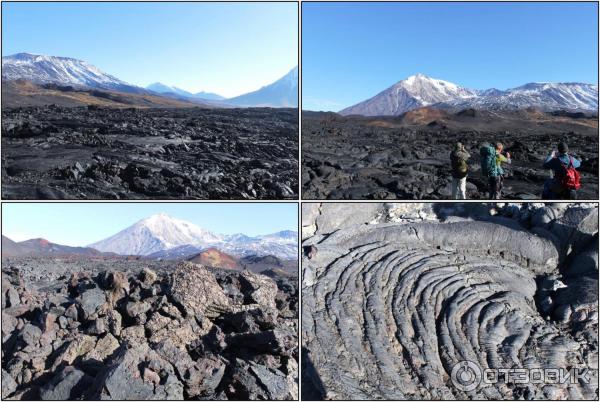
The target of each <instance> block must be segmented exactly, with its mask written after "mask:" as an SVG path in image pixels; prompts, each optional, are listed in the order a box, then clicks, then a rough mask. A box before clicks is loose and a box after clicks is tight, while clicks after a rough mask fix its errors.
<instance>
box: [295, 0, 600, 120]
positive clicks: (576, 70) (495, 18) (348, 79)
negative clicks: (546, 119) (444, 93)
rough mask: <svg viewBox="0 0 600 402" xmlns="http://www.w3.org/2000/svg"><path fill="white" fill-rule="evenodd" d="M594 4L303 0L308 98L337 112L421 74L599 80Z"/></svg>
mask: <svg viewBox="0 0 600 402" xmlns="http://www.w3.org/2000/svg"><path fill="white" fill-rule="evenodd" d="M597 13H598V9H597V4H596V3H591V2H590V3H570V4H567V3H452V4H451V3H421V4H419V3H303V5H302V103H303V104H302V106H303V108H304V109H307V110H333V111H338V110H340V109H342V108H344V107H347V106H350V105H353V104H355V103H358V102H360V101H363V100H365V99H368V98H370V97H372V96H374V95H376V94H377V93H379V92H381V91H383V90H384V89H386V88H388V87H390V86H391V85H393V84H395V83H396V82H398V81H400V80H402V79H404V78H406V77H408V76H411V75H414V74H416V73H419V72H420V73H423V74H426V75H428V76H430V77H434V78H439V79H443V80H446V81H451V82H454V83H456V84H458V85H461V86H464V87H468V88H474V89H486V88H490V87H495V88H498V89H507V88H512V87H516V86H520V85H523V84H525V83H528V82H574V81H575V82H586V83H597V79H598V21H597V18H598V14H597Z"/></svg>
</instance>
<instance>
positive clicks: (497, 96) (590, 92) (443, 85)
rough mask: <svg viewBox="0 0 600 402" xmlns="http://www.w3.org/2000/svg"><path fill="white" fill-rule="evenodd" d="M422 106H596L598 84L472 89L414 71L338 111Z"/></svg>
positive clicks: (369, 112) (371, 112) (393, 111)
mask: <svg viewBox="0 0 600 402" xmlns="http://www.w3.org/2000/svg"><path fill="white" fill-rule="evenodd" d="M423 106H431V107H434V108H447V107H458V108H476V109H519V108H526V107H535V108H538V109H541V110H545V111H552V110H559V109H567V110H590V111H597V110H598V85H591V84H583V83H529V84H525V85H523V86H520V87H517V88H512V89H507V90H504V91H503V90H499V89H495V88H492V89H485V90H473V89H468V88H464V87H461V86H458V85H456V84H453V83H451V82H448V81H443V80H438V79H435V78H430V77H427V76H425V75H423V74H417V75H413V76H411V77H408V78H407V79H405V80H402V81H400V82H398V83H397V84H395V85H393V86H391V87H390V88H388V89H386V90H384V91H383V92H381V93H379V94H377V95H375V96H374V97H372V98H370V99H367V100H366V101H363V102H361V103H358V104H356V105H354V106H350V107H348V108H346V109H343V110H341V111H340V114H342V115H351V114H358V115H363V116H398V115H401V114H403V113H405V112H408V111H410V110H414V109H418V108H420V107H423Z"/></svg>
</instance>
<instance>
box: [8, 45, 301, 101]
mask: <svg viewBox="0 0 600 402" xmlns="http://www.w3.org/2000/svg"><path fill="white" fill-rule="evenodd" d="M294 77H295V81H294ZM2 80H3V81H8V82H14V81H17V80H21V81H23V80H24V81H27V82H30V83H32V84H35V85H37V86H42V87H43V88H45V85H48V84H52V85H58V86H62V87H65V86H69V87H72V88H71V89H70V90H68V89H65V88H50V89H51V90H56V89H59V90H62V91H63V92H67V91H72V90H73V89H74V90H85V89H88V90H89V89H95V90H104V91H118V92H123V93H127V94H142V95H155V96H166V97H170V98H175V99H177V100H180V101H184V102H190V106H193V105H194V103H198V104H199V105H201V106H213V107H265V106H266V107H298V70H297V67H296V68H294V69H292V71H290V73H288V74H286V75H285V76H284V77H283V78H281V79H279V80H277V81H275V82H274V83H272V84H270V85H267V86H265V87H263V88H261V89H259V90H257V91H254V92H251V93H248V94H245V95H241V96H238V97H235V98H232V99H225V98H224V97H222V96H220V95H218V94H214V93H207V92H199V93H195V94H194V93H191V92H188V91H185V90H182V89H180V88H177V87H172V86H168V85H165V84H162V83H160V82H157V83H154V84H151V85H149V86H148V87H147V88H141V87H138V86H135V85H132V84H129V83H127V82H125V81H123V80H120V79H119V78H117V77H114V76H112V75H109V74H107V73H105V72H103V71H101V70H100V69H99V68H97V67H95V66H93V65H91V64H89V63H87V62H85V61H83V60H78V59H74V58H70V57H56V56H46V55H35V54H30V53H17V54H14V55H11V56H5V57H2ZM21 87H22V85H21ZM11 89H13V91H11V92H8V93H6V95H10V96H12V95H13V94H17V95H20V94H19V93H18V89H20V87H19V86H14V85H13V87H12V88H11ZM35 91H36V95H38V97H39V98H43V97H44V96H45V97H47V98H51V97H50V96H49V94H48V93H46V92H43V91H42V89H40V88H35ZM29 92H32V91H29ZM30 95H31V93H30ZM55 95H56V94H55ZM110 96H113V97H114V96H115V95H110ZM105 97H106V96H105ZM70 98H71V99H72V98H73V96H70ZM80 98H81V99H83V98H82V97H80ZM23 99H24V100H26V99H27V98H24V97H23ZM82 101H84V100H82ZM134 101H135V99H134ZM132 102H133V101H132ZM33 103H35V102H33ZM38 103H39V101H38ZM138 103H140V102H138ZM138 103H134V104H135V105H138ZM151 103H157V102H156V101H153V102H151ZM166 103H167V105H166V106H173V103H172V102H166ZM141 105H142V106H143V105H144V103H143V102H141ZM151 105H152V104H151ZM152 106H153V105H152Z"/></svg>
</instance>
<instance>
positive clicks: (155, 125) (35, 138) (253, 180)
mask: <svg viewBox="0 0 600 402" xmlns="http://www.w3.org/2000/svg"><path fill="white" fill-rule="evenodd" d="M297 196H298V117H297V109H272V108H248V109H226V108H223V109H206V108H151V109H145V108H112V107H103V106H98V105H90V106H83V107H65V106H57V105H45V106H23V107H3V108H2V197H3V198H4V199H215V200H218V199H293V198H297Z"/></svg>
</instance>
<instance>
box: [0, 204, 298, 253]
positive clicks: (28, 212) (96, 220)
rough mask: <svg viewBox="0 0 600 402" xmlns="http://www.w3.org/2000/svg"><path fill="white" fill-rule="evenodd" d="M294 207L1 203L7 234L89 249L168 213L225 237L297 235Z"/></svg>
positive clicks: (260, 205) (18, 239) (270, 205)
mask: <svg viewBox="0 0 600 402" xmlns="http://www.w3.org/2000/svg"><path fill="white" fill-rule="evenodd" d="M297 208H298V207H297V204H293V203H17V204H7V203H4V204H2V234H3V235H5V236H8V237H9V238H11V239H12V240H15V241H22V240H27V239H32V238H38V237H41V238H44V239H47V240H49V241H51V242H54V243H58V244H64V245H68V246H85V245H88V244H91V243H93V242H96V241H98V240H101V239H104V238H106V237H108V236H112V235H113V234H115V233H117V232H119V231H121V230H123V229H125V228H126V227H128V226H130V225H132V224H134V223H135V222H137V221H139V220H140V219H144V218H146V217H148V216H150V215H152V214H156V213H160V212H164V213H167V214H169V215H171V216H172V217H174V218H179V219H183V220H186V221H188V222H191V223H195V224H196V225H198V226H200V227H203V228H205V229H208V230H210V231H213V232H216V233H222V234H234V233H244V234H247V235H250V236H256V235H260V234H269V233H274V232H278V231H280V230H295V231H297V230H298V209H297Z"/></svg>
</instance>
